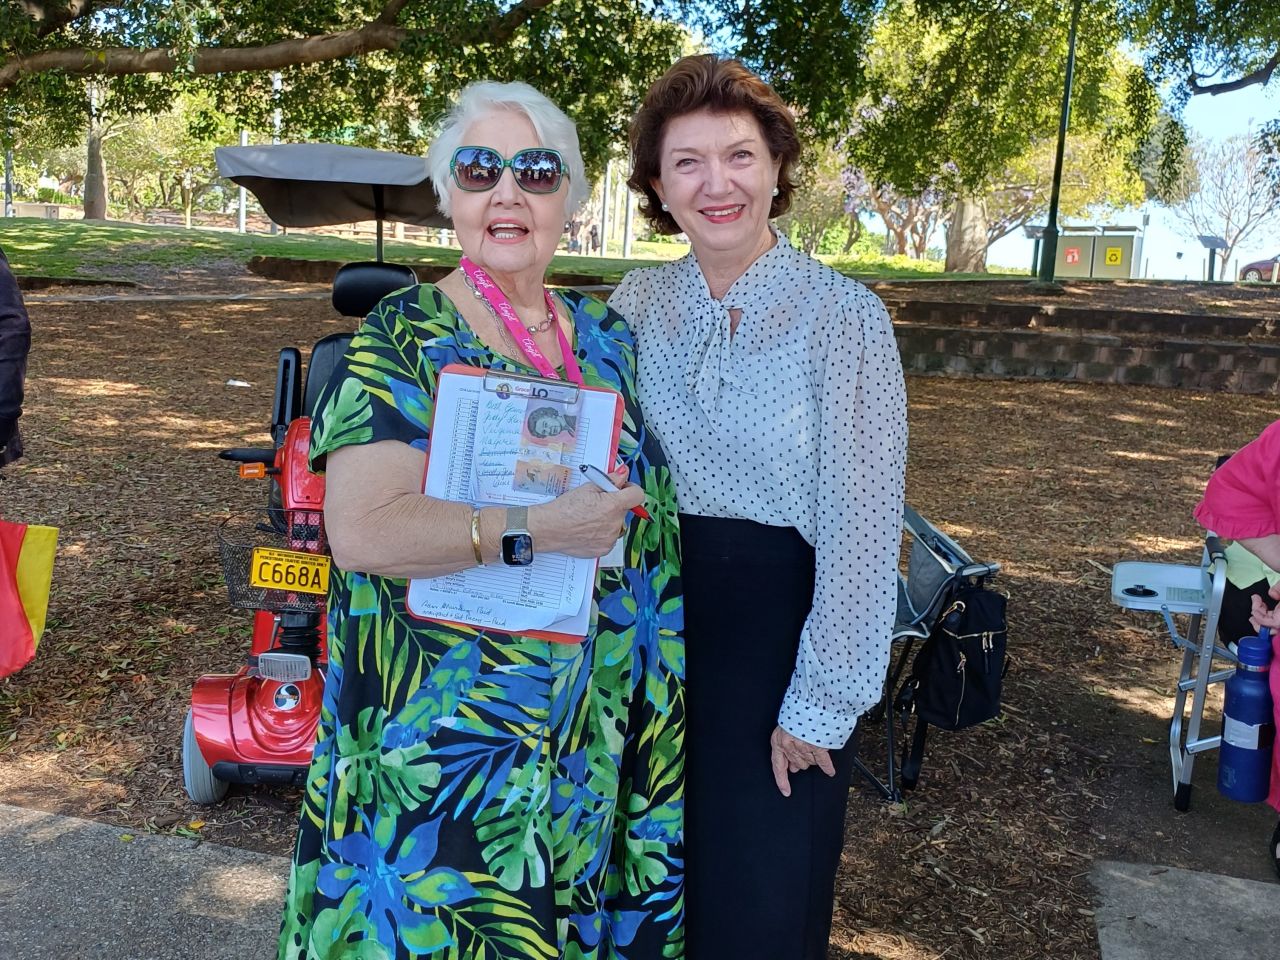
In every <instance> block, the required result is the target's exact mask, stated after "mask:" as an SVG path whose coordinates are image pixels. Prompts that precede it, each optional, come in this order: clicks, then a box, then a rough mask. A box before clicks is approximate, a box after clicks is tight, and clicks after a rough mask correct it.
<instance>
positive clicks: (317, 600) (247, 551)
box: [218, 509, 329, 613]
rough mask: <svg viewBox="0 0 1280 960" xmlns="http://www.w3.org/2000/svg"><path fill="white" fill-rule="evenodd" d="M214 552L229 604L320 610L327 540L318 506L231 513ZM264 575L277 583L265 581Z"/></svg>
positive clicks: (284, 610) (282, 610)
mask: <svg viewBox="0 0 1280 960" xmlns="http://www.w3.org/2000/svg"><path fill="white" fill-rule="evenodd" d="M218 554H219V556H220V558H221V560H222V576H223V579H225V580H226V582H227V594H228V596H229V598H230V600H231V605H232V606H233V607H240V608H241V609H245V610H269V611H271V612H273V613H323V612H324V609H325V602H326V599H327V593H328V591H327V589H321V587H322V586H323V585H325V584H327V582H328V574H329V570H328V557H329V541H328V538H327V537H326V536H325V532H324V514H323V513H322V512H321V511H319V510H283V509H272V510H270V511H268V512H267V513H265V514H255V515H251V516H238V517H230V518H228V519H227V520H225V521H223V524H222V526H221V527H220V528H219V530H218ZM299 555H302V556H299ZM320 558H323V560H321V559H320ZM264 574H266V576H265V578H264ZM264 579H265V580H267V581H270V582H279V584H280V586H279V587H273V586H264V585H263V582H264Z"/></svg>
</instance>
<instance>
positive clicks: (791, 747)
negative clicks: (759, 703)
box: [769, 727, 836, 797]
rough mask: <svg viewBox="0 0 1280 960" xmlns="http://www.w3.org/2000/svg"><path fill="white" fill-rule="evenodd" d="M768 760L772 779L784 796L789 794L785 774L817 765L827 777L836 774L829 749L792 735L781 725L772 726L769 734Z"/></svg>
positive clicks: (789, 787) (788, 780) (788, 785)
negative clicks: (771, 769)
mask: <svg viewBox="0 0 1280 960" xmlns="http://www.w3.org/2000/svg"><path fill="white" fill-rule="evenodd" d="M769 760H770V763H771V764H772V765H773V781H774V783H776V784H777V785H778V791H779V792H780V793H781V794H782V795H783V796H784V797H789V796H791V781H790V779H788V776H787V775H788V774H789V773H799V772H800V771H801V770H807V769H809V768H810V767H817V768H818V769H819V770H821V771H822V772H823V773H825V774H826V775H827V776H828V777H834V776H835V775H836V768H835V764H833V763H832V762H831V751H830V750H827V749H825V748H823V747H815V746H814V745H813V744H812V743H806V742H805V741H804V740H801V739H800V738H799V737H793V736H792V735H791V734H789V733H787V731H785V730H783V729H782V728H781V727H774V728H773V733H772V734H771V735H770V736H769Z"/></svg>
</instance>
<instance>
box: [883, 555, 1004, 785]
mask: <svg viewBox="0 0 1280 960" xmlns="http://www.w3.org/2000/svg"><path fill="white" fill-rule="evenodd" d="M1006 604H1007V598H1006V597H1005V596H1004V594H1002V593H997V592H996V591H994V590H989V589H987V587H986V584H985V582H984V581H983V580H982V579H978V580H976V581H972V582H963V583H960V584H958V585H957V586H956V589H955V590H954V591H953V592H952V594H951V596H950V597H948V599H947V601H946V603H945V605H944V606H943V609H942V615H941V616H940V617H939V618H938V620H937V621H936V622H935V624H934V627H933V630H932V632H931V633H930V634H929V636H928V637H927V638H926V639H925V642H924V644H923V645H922V646H921V647H920V650H919V651H918V652H917V653H916V657H915V660H914V661H913V662H912V665H911V674H910V676H908V677H907V679H906V680H905V681H904V682H903V685H902V688H901V689H900V690H899V691H898V695H897V697H896V698H895V700H894V705H895V707H896V708H897V710H898V711H899V713H900V715H901V716H902V719H903V723H904V724H905V723H906V722H907V720H908V718H909V717H910V715H911V714H912V713H914V714H915V716H916V729H915V734H914V736H913V737H912V739H911V741H910V743H908V744H906V745H905V746H904V750H903V759H902V785H903V786H904V787H905V788H907V789H910V788H912V787H914V786H915V785H916V782H917V781H918V780H919V778H920V766H921V763H922V761H923V758H924V745H925V740H926V739H927V737H928V728H929V726H930V725H932V726H935V727H938V728H939V729H942V730H963V729H964V728H965V727H971V726H974V725H975V724H979V723H983V722H984V721H986V720H990V719H992V718H993V717H997V716H999V715H1000V693H1001V687H1002V685H1003V684H1002V681H1003V680H1004V675H1005V673H1006V672H1007V670H1008V661H1007V658H1006V654H1005V647H1006V643H1007V639H1008V638H1007V625H1006V619H1005V614H1006Z"/></svg>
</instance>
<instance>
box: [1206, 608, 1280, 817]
mask: <svg viewBox="0 0 1280 960" xmlns="http://www.w3.org/2000/svg"><path fill="white" fill-rule="evenodd" d="M1237 648H1238V649H1237V651H1236V656H1237V658H1238V659H1239V661H1240V662H1239V665H1238V666H1237V667H1236V671H1235V673H1234V674H1232V675H1231V676H1230V677H1229V678H1228V679H1227V682H1226V685H1225V689H1224V691H1223V695H1222V748H1221V750H1220V752H1219V755H1218V791H1219V792H1220V793H1221V794H1222V795H1223V796H1225V797H1230V798H1231V799H1232V800H1240V801H1242V802H1243V803H1257V802H1258V801H1259V800H1265V799H1266V798H1267V789H1268V787H1269V786H1270V783H1271V748H1272V745H1273V744H1274V743H1275V739H1276V724H1275V716H1274V715H1273V714H1272V712H1271V689H1270V686H1269V684H1268V673H1269V668H1270V664H1271V631H1270V630H1268V629H1267V628H1266V627H1263V628H1262V629H1261V630H1260V631H1258V636H1256V637H1244V638H1242V639H1241V640H1240V642H1239V644H1238V645H1237Z"/></svg>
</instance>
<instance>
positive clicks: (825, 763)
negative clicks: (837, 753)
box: [813, 747, 836, 777]
mask: <svg viewBox="0 0 1280 960" xmlns="http://www.w3.org/2000/svg"><path fill="white" fill-rule="evenodd" d="M813 752H814V757H815V762H816V763H817V764H818V769H819V770H821V771H822V772H823V773H825V774H826V775H827V776H828V777H834V776H835V775H836V765H835V763H834V762H832V760H831V751H830V750H824V749H823V748H822V747H814V748H813Z"/></svg>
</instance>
